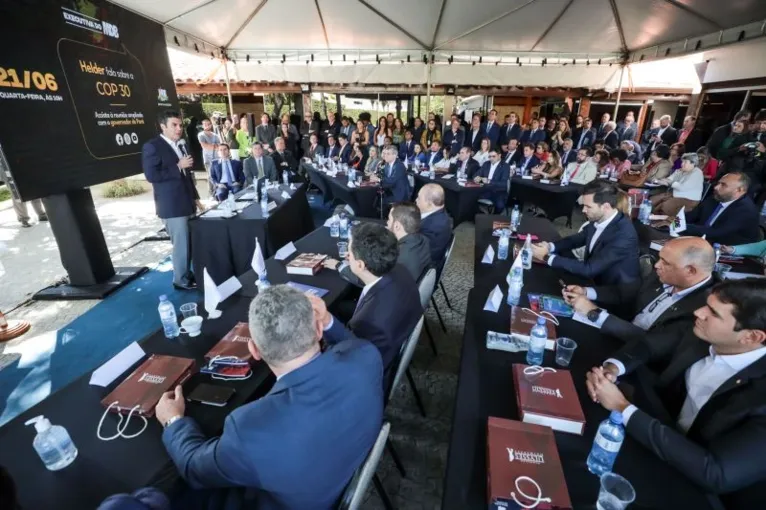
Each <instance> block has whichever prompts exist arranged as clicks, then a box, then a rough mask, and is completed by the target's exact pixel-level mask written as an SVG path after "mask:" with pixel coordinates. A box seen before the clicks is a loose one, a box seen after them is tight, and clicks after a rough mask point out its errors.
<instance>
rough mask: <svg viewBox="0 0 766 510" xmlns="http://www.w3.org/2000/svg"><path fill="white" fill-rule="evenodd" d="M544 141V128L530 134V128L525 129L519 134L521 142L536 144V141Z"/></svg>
mask: <svg viewBox="0 0 766 510" xmlns="http://www.w3.org/2000/svg"><path fill="white" fill-rule="evenodd" d="M544 141H545V130H544V129H537V130H536V131H535V133H534V134H532V130H531V129H527V130H526V131H524V134H523V135H521V143H522V144H524V143H534V144H537V142H544Z"/></svg>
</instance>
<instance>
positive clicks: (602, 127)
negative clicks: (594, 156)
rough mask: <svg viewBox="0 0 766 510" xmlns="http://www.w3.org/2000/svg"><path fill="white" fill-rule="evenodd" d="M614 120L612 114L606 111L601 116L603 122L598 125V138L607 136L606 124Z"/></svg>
mask: <svg viewBox="0 0 766 510" xmlns="http://www.w3.org/2000/svg"><path fill="white" fill-rule="evenodd" d="M611 120H612V116H611V115H609V114H608V113H605V114H603V115H602V116H601V123H600V124H599V125H598V127H596V138H604V136H606V132H607V131H606V125H607V124H609V121H611Z"/></svg>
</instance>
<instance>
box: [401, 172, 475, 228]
mask: <svg viewBox="0 0 766 510" xmlns="http://www.w3.org/2000/svg"><path fill="white" fill-rule="evenodd" d="M410 175H412V176H413V177H414V179H415V194H417V192H418V190H419V189H420V188H421V187H423V186H425V185H426V184H432V183H433V184H438V185H439V186H441V187H442V188H443V189H444V207H445V209H447V212H448V213H449V215H450V216H451V217H452V222H453V226H454V227H457V226H458V225H460V224H461V223H463V222H464V221H472V220H473V217H474V216H475V215H476V211H477V207H478V201H479V198H481V193H482V191H484V188H483V187H466V186H460V185H459V184H458V183H457V179H456V178H455V174H446V175H445V174H438V173H437V174H436V178H435V179H434V180H431V179H429V178H428V177H423V176H421V175H420V174H418V173H415V172H410ZM446 176H450V177H447V178H446V179H445V177H446Z"/></svg>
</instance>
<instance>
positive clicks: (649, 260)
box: [638, 253, 657, 280]
mask: <svg viewBox="0 0 766 510" xmlns="http://www.w3.org/2000/svg"><path fill="white" fill-rule="evenodd" d="M656 263H657V257H655V256H654V255H652V254H651V253H647V254H646V255H641V256H640V257H639V258H638V270H639V273H640V274H641V279H642V280H646V279H647V278H649V277H650V276H651V274H652V271H654V264H656Z"/></svg>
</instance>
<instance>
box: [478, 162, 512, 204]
mask: <svg viewBox="0 0 766 510" xmlns="http://www.w3.org/2000/svg"><path fill="white" fill-rule="evenodd" d="M510 176H511V169H510V167H509V166H508V165H506V164H505V163H503V161H501V159H500V154H498V153H497V150H494V149H493V150H491V151H489V161H486V162H485V163H484V164H483V165H482V166H481V168H480V169H479V173H478V174H477V175H476V177H474V179H473V180H474V182H480V183H483V184H484V187H485V191H484V192H483V193H482V198H488V199H490V200H492V202H493V203H494V204H495V210H496V211H502V210H503V209H505V202H506V200H507V199H508V179H510Z"/></svg>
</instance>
